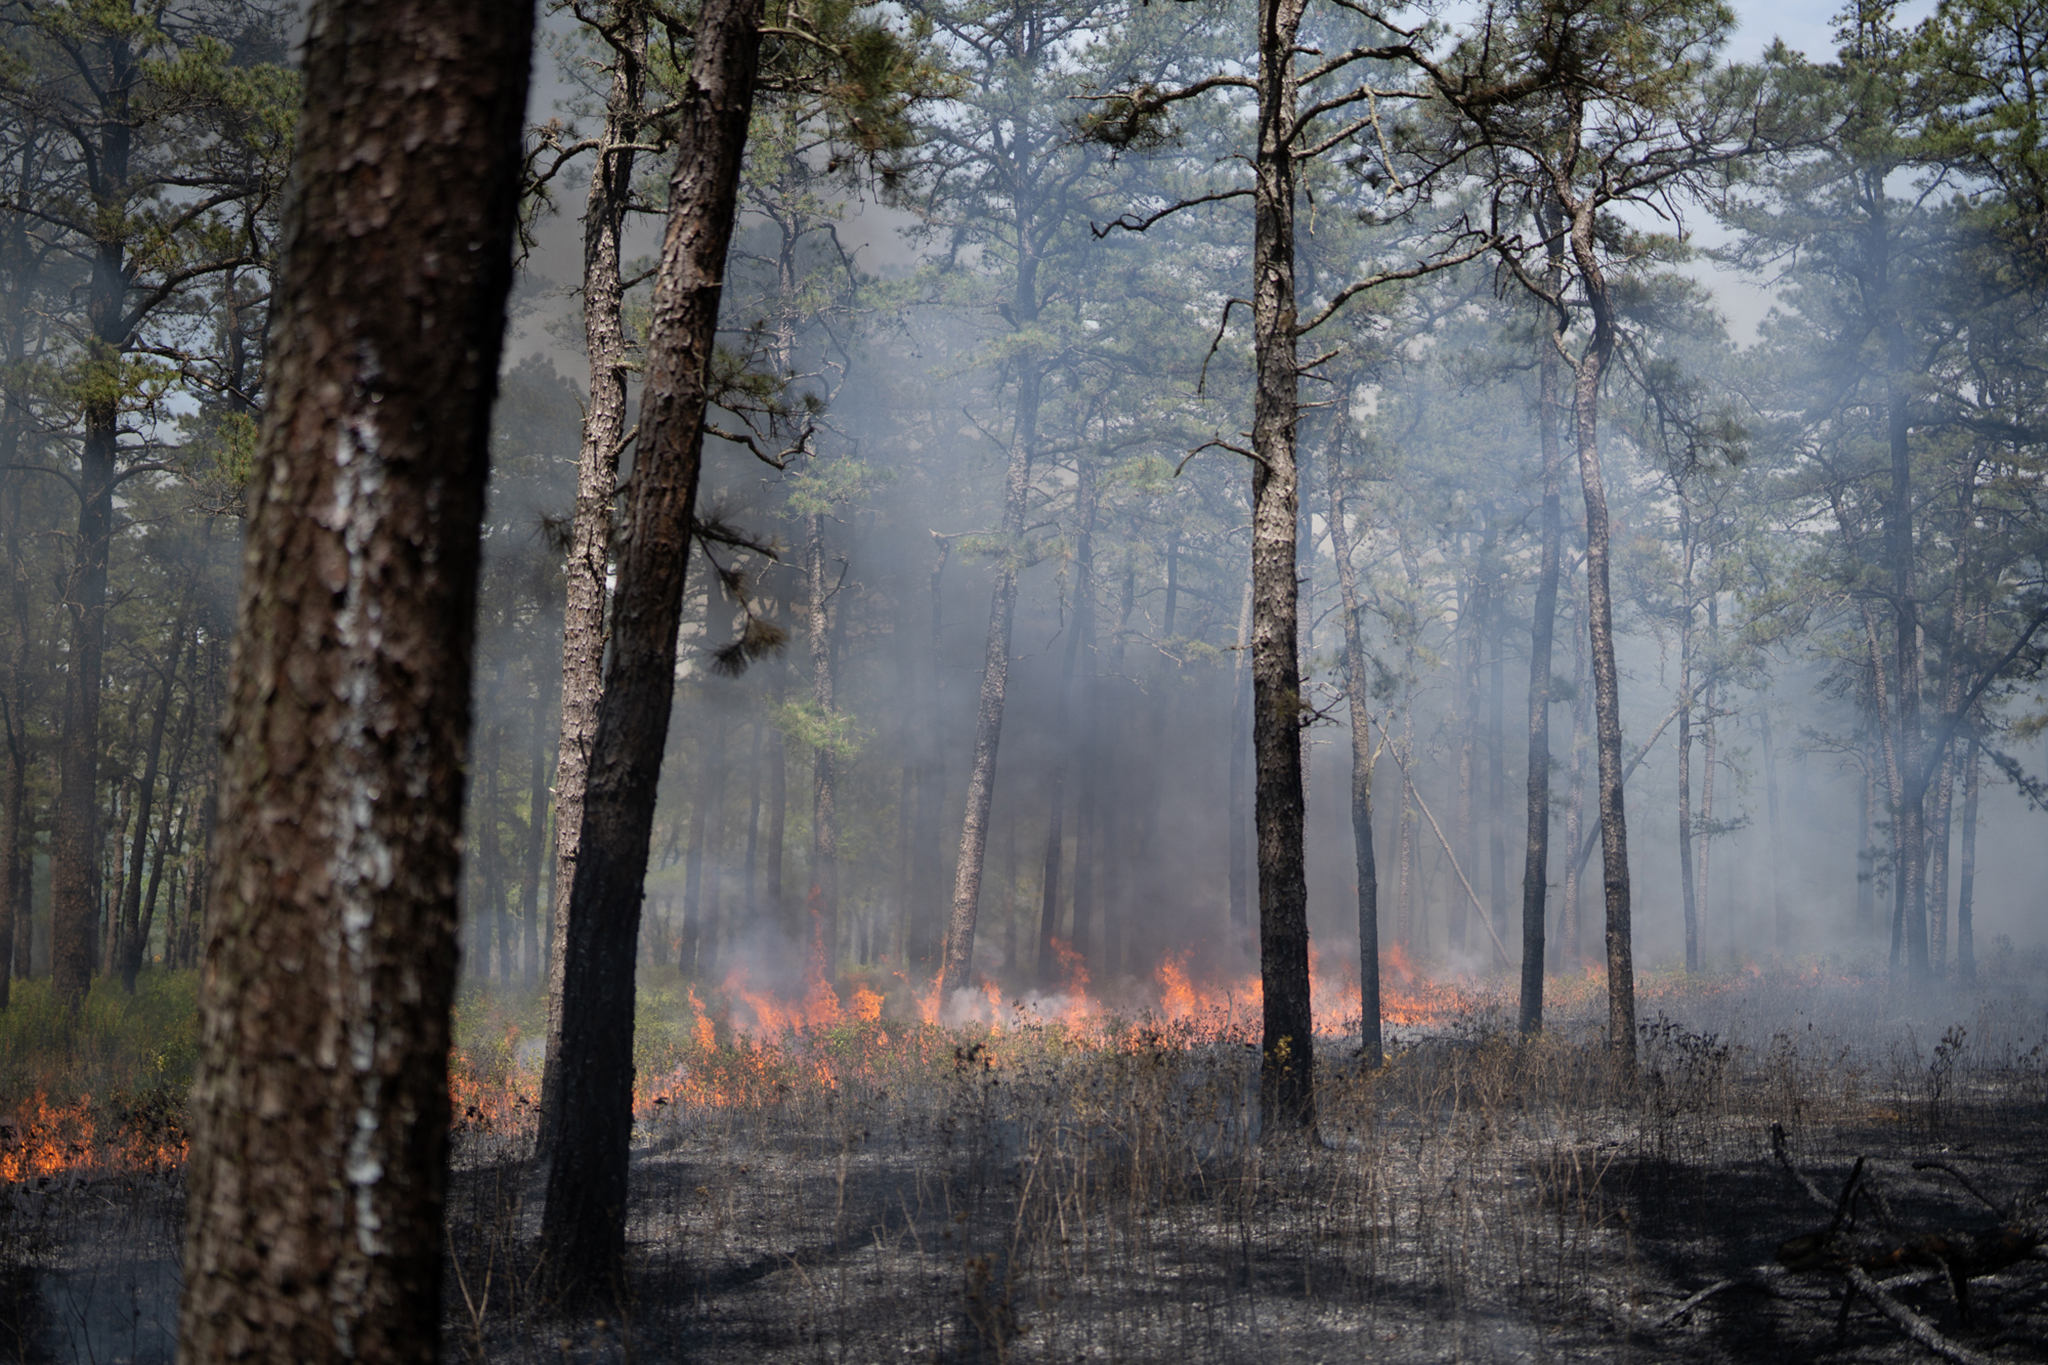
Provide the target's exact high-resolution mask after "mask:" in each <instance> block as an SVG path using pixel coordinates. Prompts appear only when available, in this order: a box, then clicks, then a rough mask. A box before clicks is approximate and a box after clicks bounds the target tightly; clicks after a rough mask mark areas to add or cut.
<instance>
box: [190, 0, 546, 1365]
mask: <svg viewBox="0 0 2048 1365" xmlns="http://www.w3.org/2000/svg"><path fill="white" fill-rule="evenodd" d="M532 28H533V14H532V9H531V7H530V6H526V5H517V4H504V3H496V2H492V3H476V0H471V2H470V3H455V2H454V0H438V2H437V3H423V2H422V0H328V3H323V4H319V5H316V6H315V7H314V9H313V11H312V14H311V15H310V17H309V20H308V25H307V35H306V46H305V89H306V96H305V103H304V109H303V114H302V122H301V126H300V132H299V144H298V152H297V158H296V165H297V170H296V183H297V187H298V193H297V198H296V203H295V205H294V207H293V208H292V210H291V220H290V225H289V228H288V237H289V249H288V252H287V258H286V263H285V266H284V269H283V271H282V274H281V278H280V281H279V285H278V289H277V295H276V299H277V302H276V322H275V324H274V329H273V335H272V338H271V350H270V353H269V356H268V361H267V369H268V376H267V386H268V393H269V396H270V409H269V413H268V415H267V417H266V419H265V422H264V426H263V435H262V441H261V447H260V455H259V459H258V466H257V470H256V474H255V477H254V478H253V479H251V480H250V484H249V487H250V490H251V504H252V505H251V509H250V522H249V531H248V550H247V552H246V555H245V557H244V561H243V562H244V565H245V569H244V578H243V582H242V592H241V606H240V612H239V620H238V629H237V631H236V636H235V639H236V644H235V651H236V657H235V661H234V666H233V681H232V684H231V701H230V706H229V714H228V720H227V725H226V739H225V746H226V747H225V752H224V754H223V756H222V760H221V776H220V785H221V815H222V818H221V820H220V825H219V833H220V846H219V852H218V859H219V866H220V875H218V876H216V877H215V878H214V879H213V891H212V904H211V906H210V907H209V920H210V922H209V925H208V929H207V933H208V941H207V944H206V957H205V969H204V981H203V988H202V989H203V1018H202V1026H201V1055H200V1066H199V1074H198V1077H197V1079H196V1080H195V1082H194V1084H193V1088H192V1104H191V1114H192V1155H191V1159H190V1162H189V1165H188V1166H187V1171H188V1177H189V1180H190V1182H191V1194H190V1199H189V1203H188V1205H187V1207H188V1210H189V1219H190V1222H189V1230H188V1234H187V1240H186V1247H185V1265H184V1283H185V1293H184V1302H183V1306H182V1310H181V1314H180V1318H179V1325H178V1336H179V1355H180V1358H181V1359H182V1360H184V1361H187V1362H201V1361H227V1360H236V1361H250V1360H270V1361H277V1362H281V1363H282V1362H292V1363H293V1365H307V1363H308V1362H324V1361H343V1360H377V1361H420V1362H428V1361H432V1360H434V1359H436V1358H437V1356H438V1354H439V1349H438V1348H439V1337H440V1327H441V1323H440V1287H441V1270H440V1247H441V1239H442V1235H443V1233H442V1194H443V1187H444V1186H443V1182H444V1179H445V1169H444V1167H445V1152H446V1143H447V1125H448V1070H447V1069H448V1046H449V1034H450V1009H451V1005H452V1002H453V998H454V991H455V984H456V983H455V971H456V912H455V892H456V886H457V883H458V879H459V873H460V867H459V860H458V853H457V850H458V848H459V847H460V841H461V831H462V787H463V777H462V773H463V754H464V747H465V739H466V736H467V733H468V728H469V714H470V670H471V665H470V645H471V637H472V633H473V630H474V624H475V623H474V617H475V609H476V587H477V564H478V550H479V532H480V527H481V521H482V514H483V502H484V483H485V476H486V473H487V466H488V459H487V457H488V442H489V432H490V423H489V418H490V406H491V400H492V397H493V395H494V393H495V391H496V385H497V372H498V355H499V349H500V345H501V341H502V337H503V332H504V317H505V314H504V304H505V295H506V291H507V289H508V287H509V286H510V284H511V278H512V257H511V246H512V232H513V226H514V220H515V217H516V214H517V209H518V202H519V163H520V147H519V129H520V123H521V118H522V115H523V113H524V109H525V102H526V87H527V69H528V55H529V48H530V45H531V41H532Z"/></svg>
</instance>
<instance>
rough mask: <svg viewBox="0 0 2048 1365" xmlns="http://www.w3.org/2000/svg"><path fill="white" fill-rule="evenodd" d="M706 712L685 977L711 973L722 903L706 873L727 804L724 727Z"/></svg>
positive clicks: (688, 887)
mask: <svg viewBox="0 0 2048 1365" xmlns="http://www.w3.org/2000/svg"><path fill="white" fill-rule="evenodd" d="M701 713H702V715H703V719H704V721H705V723H706V727H707V729H706V733H705V736H704V748H703V751H702V752H701V753H700V754H699V755H698V758H697V790H696V793H695V794H694V796H693V797H692V799H691V801H690V824H689V830H690V840H689V844H688V845H687V847H686V850H685V852H684V854H683V859H684V871H683V929H682V943H681V945H680V946H679V947H678V949H677V959H676V967H677V969H678V970H680V971H681V972H682V973H683V974H684V975H686V976H704V975H706V974H707V973H709V972H710V970H711V967H710V961H709V959H710V958H711V957H712V956H713V952H712V951H709V950H707V943H709V942H710V941H711V939H712V937H713V935H715V934H716V932H717V931H716V929H715V928H713V927H712V925H713V922H714V916H715V915H716V911H715V910H714V909H712V908H711V907H713V906H715V905H716V904H717V901H718V890H717V886H716V882H717V875H716V873H710V874H709V875H707V872H708V871H709V869H708V864H709V863H710V861H711V848H712V845H713V844H714V843H715V842H716V840H717V837H718V836H717V834H716V833H715V831H714V829H713V812H714V811H715V810H716V809H717V807H718V804H719V803H720V802H721V801H722V800H723V799H724V787H725V726H724V724H723V723H722V722H721V721H720V720H719V719H718V717H717V716H715V715H712V714H710V708H708V707H705V708H702V709H701ZM707 883H709V884H710V889H709V890H707V889H706V885H707Z"/></svg>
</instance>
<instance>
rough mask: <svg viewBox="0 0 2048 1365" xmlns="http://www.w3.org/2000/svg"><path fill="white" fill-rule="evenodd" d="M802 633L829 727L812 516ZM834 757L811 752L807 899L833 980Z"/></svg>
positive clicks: (815, 696) (820, 545) (820, 555)
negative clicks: (809, 867) (805, 634)
mask: <svg viewBox="0 0 2048 1365" xmlns="http://www.w3.org/2000/svg"><path fill="white" fill-rule="evenodd" d="M804 585H805V597H804V628H805V631H806V633H807V634H808V636H809V638H810V646H811V701H812V702H813V703H814V704H815V705H816V706H817V708H818V719H819V720H820V722H821V723H824V724H827V725H829V724H830V723H831V720H832V718H833V715H834V714H835V713H834V711H833V700H832V681H833V679H832V639H831V624H832V622H831V615H830V607H829V600H830V597H831V591H832V590H831V586H830V585H829V584H828V583H826V581H825V518H824V515H823V514H822V513H819V512H812V513H811V514H810V515H809V516H807V517H805V518H804ZM837 778H838V755H836V754H835V753H834V752H833V751H832V747H831V744H830V743H829V742H827V743H825V744H820V745H817V746H815V747H814V748H813V749H812V750H811V894H810V897H809V900H808V905H809V908H810V912H811V914H812V916H813V918H814V921H815V923H814V931H815V932H816V934H817V935H818V939H819V941H820V942H822V943H823V944H824V946H825V975H826V977H827V978H828V979H830V978H832V977H836V976H837V975H838V972H837V971H836V970H835V966H836V963H837V962H838V954H839V816H838V804H837V803H838V797H839V793H838V783H837Z"/></svg>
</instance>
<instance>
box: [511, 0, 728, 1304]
mask: <svg viewBox="0 0 2048 1365" xmlns="http://www.w3.org/2000/svg"><path fill="white" fill-rule="evenodd" d="M760 45H761V0H708V3H706V4H705V5H704V6H703V9H702V11H701V12H700V15H699V18H698V24H697V49H696V53H695V58H694V64H693V68H692V71H691V74H690V78H689V81H688V84H687V85H686V86H685V88H684V90H683V92H682V94H681V95H680V97H679V99H678V108H677V111H676V127H677V130H678V136H677V145H678V147H679V148H680V149H681V150H680V151H679V152H678V153H677V156H676V167H675V171H674V174H673V175H672V176H671V177H670V179H669V222H668V231H667V234H666V236H665V238H664V241H663V243H662V251H661V265H660V274H659V283H658V284H657V286H656V289H655V297H654V307H653V311H652V315H651V317H650V319H649V327H648V341H647V381H646V392H645V396H644V397H643V399H642V404H641V417H640V441H639V447H638V453H637V455H636V456H635V459H634V465H633V478H632V487H631V492H630V493H629V495H628V497H627V508H626V514H625V518H624V523H623V527H622V531H623V534H622V537H621V544H620V549H619V554H618V577H617V583H618V587H617V593H616V596H615V597H614V599H613V603H612V612H611V621H612V629H611V636H610V653H609V663H608V665H607V667H606V670H605V679H604V690H603V695H602V697H601V698H600V700H599V703H598V718H597V732H596V735H595V737H594V739H593V741H592V745H591V759H590V772H589V779H588V785H587V787H586V790H585V795H584V801H583V828H582V832H581V837H580V840H579V845H578V850H577V855H576V878H575V884H574V886H573V887H572V889H571V892H570V896H571V900H570V907H569V921H568V924H567V925H566V926H565V927H564V929H563V931H562V934H561V939H560V942H561V951H562V957H563V977H562V1032H561V1049H560V1053H559V1056H558V1061H559V1064H560V1070H561V1073H562V1083H561V1088H560V1107H559V1109H558V1111H557V1112H558V1114H561V1115H567V1114H574V1115H576V1116H577V1122H576V1123H574V1124H564V1123H560V1122H559V1121H558V1123H557V1125H556V1129H557V1131H556V1133H555V1135H554V1136H555V1140H554V1143H553V1145H552V1146H551V1148H550V1149H549V1154H548V1181H547V1206H546V1209H545V1212H544V1213H543V1215H542V1219H541V1241H542V1244H543V1245H544V1246H546V1247H547V1248H548V1252H549V1255H550V1257H552V1258H553V1262H554V1267H553V1274H554V1275H555V1276H556V1284H557V1287H558V1288H559V1289H560V1290H561V1292H562V1293H563V1294H564V1295H565V1297H566V1298H567V1299H568V1300H570V1301H574V1300H576V1299H579V1298H585V1297H588V1296H589V1295H591V1294H594V1293H597V1292H601V1291H606V1290H609V1291H611V1292H613V1293H615V1294H616V1293H620V1292H621V1291H623V1288H624V1285H623V1281H622V1278H621V1277H622V1276H623V1274H624V1270H625V1252H626V1221H625V1220H626V1160H627V1151H628V1146H629V1144H630V1141H631V1138H632V1130H633V959H634V954H635V951H636V949H637V946H638V942H639V936H640V902H641V888H642V882H643V881H644V879H645V877H646V872H647V854H648V839H649V835H650V833H651V832H652V829H653V823H654V805H655V795H656V788H657V786H658V784H659V782H660V777H661V757H662V753H663V751H664V750H665V749H666V747H667V742H668V723H669V711H670V707H671V704H672V702H673V700H674V694H675V663H676V631H677V628H678V626H679V625H680V624H681V617H682V603H683V571H684V567H685V565H686V564H687V563H688V561H689V554H690V531H691V519H692V516H693V514H694V511H695V506H696V497H697V481H698V475H699V473H700V471H701V469H702V465H703V449H704V410H705V405H706V402H707V401H708V398H709V394H708V392H707V387H706V386H707V383H708V381H709V377H710V372H711V358H712V351H713V346H714V342H715V338H716V335H717V330H718V305H719V298H720V294H721V290H722V285H723V283H724V278H725V258H726V248H727V245H728V244H729V242H730V241H731V238H732V227H733V218H734V215H735V209H736V205H737V202H738V191H739V174H740V160H741V154H742V151H743V149H744V146H745V143H746V135H747V122H748V117H749V115H750V113H751V111H752V107H753V94H754V79H755V73H756V67H757V65H758V58H759V53H760Z"/></svg>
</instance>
